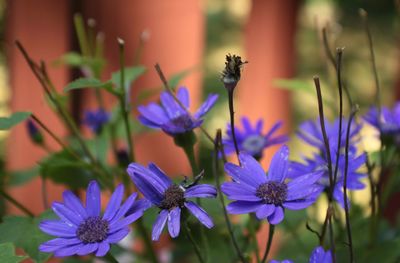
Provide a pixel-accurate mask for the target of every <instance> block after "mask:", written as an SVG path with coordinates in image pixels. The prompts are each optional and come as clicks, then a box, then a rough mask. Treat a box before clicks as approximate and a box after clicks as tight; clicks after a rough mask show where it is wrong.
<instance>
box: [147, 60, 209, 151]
mask: <svg viewBox="0 0 400 263" xmlns="http://www.w3.org/2000/svg"><path fill="white" fill-rule="evenodd" d="M154 67H155V69H156V71H157V73H158V76H159V77H160V79H161V82H162V83H163V85H164V88H165V89H166V90H167V91H168V93H169V94H170V95H171V96H172V97H173V98H174V100H175V102H176V103H178V105H179V106H180V107H181V108H182V109H183V110H184V111H185V112H186V114H188V116H189V117H190V118H193V117H192V115H191V114H190V112H189V110H188V109H187V108H186V107H185V105H183V104H182V102H181V101H180V100H179V99H178V98H177V97H176V95H175V93H174V91H173V90H172V88H171V87H170V86H169V84H168V81H167V79H166V78H165V76H164V73H163V72H162V70H161V67H160V65H159V64H156V65H155V66H154ZM199 128H200V130H201V131H202V133H203V134H204V135H205V136H206V137H207V139H208V140H209V141H210V142H212V143H214V139H213V137H212V136H211V135H210V134H209V133H208V132H207V131H206V130H205V129H204V128H203V127H202V126H199Z"/></svg>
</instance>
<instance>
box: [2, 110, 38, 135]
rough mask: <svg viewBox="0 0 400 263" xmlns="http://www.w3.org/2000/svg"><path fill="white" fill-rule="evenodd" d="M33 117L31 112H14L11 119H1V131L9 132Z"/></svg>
mask: <svg viewBox="0 0 400 263" xmlns="http://www.w3.org/2000/svg"><path fill="white" fill-rule="evenodd" d="M31 115H32V113H31V112H24V111H20V112H14V113H13V114H12V115H11V116H10V117H0V130H1V131H4V130H9V129H11V128H12V127H14V126H15V125H17V124H19V123H21V122H23V121H25V120H26V119H28V118H29V117H30V116H31Z"/></svg>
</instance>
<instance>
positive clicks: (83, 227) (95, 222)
mask: <svg viewBox="0 0 400 263" xmlns="http://www.w3.org/2000/svg"><path fill="white" fill-rule="evenodd" d="M108 229H109V225H108V221H106V220H103V219H101V218H100V217H99V216H92V217H89V218H87V219H86V220H85V221H83V223H82V224H80V225H79V227H78V229H77V230H76V235H77V236H78V238H79V240H81V241H82V242H83V243H85V244H86V243H97V242H101V241H103V240H104V239H106V237H107V234H108Z"/></svg>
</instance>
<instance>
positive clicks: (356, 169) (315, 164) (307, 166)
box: [289, 120, 366, 207]
mask: <svg viewBox="0 0 400 263" xmlns="http://www.w3.org/2000/svg"><path fill="white" fill-rule="evenodd" d="M327 124H328V125H327V126H326V131H327V135H328V138H329V148H330V156H331V163H332V173H334V172H335V170H336V171H337V174H336V184H335V186H334V190H333V197H334V199H335V200H336V201H337V202H338V203H339V204H340V205H341V206H342V207H344V197H343V184H344V173H345V151H344V150H345V139H346V134H345V132H344V131H345V130H347V125H348V123H347V121H344V122H343V126H342V130H343V133H342V137H341V138H342V140H343V142H342V143H341V149H340V150H339V159H338V161H337V156H338V155H337V153H338V150H337V142H338V131H339V128H338V127H339V125H338V120H337V121H335V123H334V124H333V125H331V124H329V123H327ZM300 127H301V128H302V130H301V131H300V132H299V133H298V135H299V137H300V138H301V139H303V140H304V141H305V142H307V143H309V144H310V145H312V146H314V147H315V148H316V149H317V152H314V154H313V156H312V158H307V157H303V158H302V159H303V160H302V161H301V162H294V161H293V162H291V163H290V169H289V177H290V178H297V177H301V176H302V175H303V174H305V173H312V172H321V173H322V176H321V178H320V179H319V180H318V181H317V183H318V185H320V186H321V187H322V188H321V192H322V191H323V190H327V189H328V188H330V179H329V169H328V155H327V151H326V149H325V145H324V143H323V137H322V131H321V129H320V125H317V124H316V123H314V122H305V123H303V124H302V125H301V126H300ZM359 130H360V126H359V125H355V127H354V128H350V131H351V132H350V141H349V143H350V144H349V153H348V158H349V163H348V164H349V165H348V171H347V182H346V183H347V189H348V190H360V189H364V188H365V185H364V184H363V183H362V182H361V180H362V178H364V177H365V176H366V174H365V173H363V172H360V168H361V167H362V166H363V165H364V164H365V161H366V155H365V154H360V155H357V149H356V143H357V141H358V139H357V136H356V135H357V134H358V132H359ZM336 163H337V164H338V165H337V167H336Z"/></svg>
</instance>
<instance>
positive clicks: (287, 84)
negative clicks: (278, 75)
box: [274, 79, 314, 94]
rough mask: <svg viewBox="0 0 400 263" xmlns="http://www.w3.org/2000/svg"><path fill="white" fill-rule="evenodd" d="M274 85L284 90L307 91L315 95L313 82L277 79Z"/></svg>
mask: <svg viewBox="0 0 400 263" xmlns="http://www.w3.org/2000/svg"><path fill="white" fill-rule="evenodd" d="M274 85H275V86H277V87H279V88H283V89H288V90H292V91H305V92H308V93H312V94H314V86H313V85H312V84H311V82H308V81H304V80H299V79H277V80H275V81H274Z"/></svg>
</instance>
